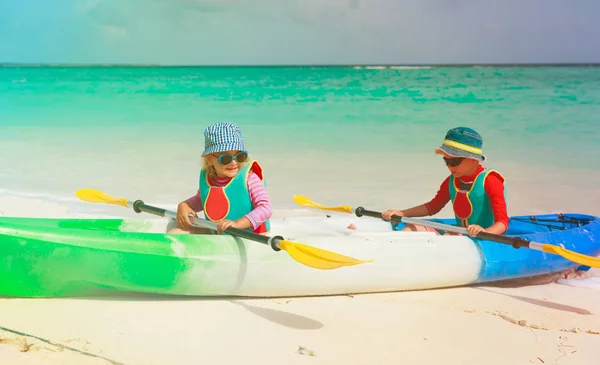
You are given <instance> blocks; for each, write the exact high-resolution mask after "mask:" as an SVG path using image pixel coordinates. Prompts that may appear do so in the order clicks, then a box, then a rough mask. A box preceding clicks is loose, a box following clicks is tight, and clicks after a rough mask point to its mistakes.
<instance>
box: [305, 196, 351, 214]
mask: <svg viewBox="0 0 600 365" xmlns="http://www.w3.org/2000/svg"><path fill="white" fill-rule="evenodd" d="M294 202H295V203H296V204H298V205H300V206H303V207H306V208H316V209H321V210H331V211H334V212H341V213H352V207H350V206H348V205H342V206H340V207H326V206H323V205H321V204H319V203H316V202H314V201H312V200H311V199H309V198H307V197H305V196H302V195H295V196H294Z"/></svg>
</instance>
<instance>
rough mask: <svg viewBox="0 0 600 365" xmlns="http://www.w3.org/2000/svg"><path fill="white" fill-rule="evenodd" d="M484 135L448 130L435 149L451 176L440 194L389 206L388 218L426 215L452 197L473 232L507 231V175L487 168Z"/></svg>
mask: <svg viewBox="0 0 600 365" xmlns="http://www.w3.org/2000/svg"><path fill="white" fill-rule="evenodd" d="M482 146H483V139H482V138H481V136H480V135H479V133H477V132H476V131H474V130H473V129H471V128H467V127H457V128H453V129H450V130H449V131H448V132H447V133H446V138H445V139H444V142H443V144H442V145H441V146H440V147H439V148H436V149H435V153H436V154H439V155H442V156H443V159H444V162H445V163H446V166H447V167H448V170H449V171H450V176H448V177H447V178H446V179H445V180H444V182H442V184H441V186H440V189H439V191H438V192H437V194H436V196H435V197H434V198H433V199H432V200H431V201H429V202H428V203H425V204H422V205H419V206H416V207H413V208H410V209H406V210H401V211H399V210H393V209H389V210H386V211H385V212H383V213H382V218H383V219H384V220H388V221H389V220H391V217H392V216H394V215H397V216H406V217H423V216H427V215H434V214H436V213H438V212H439V211H440V210H442V208H444V206H445V205H446V204H447V203H448V202H449V201H451V202H452V207H453V210H454V215H455V218H456V222H457V224H458V225H459V226H462V227H465V228H467V231H468V233H469V235H470V236H472V237H475V236H476V235H477V234H478V233H479V232H488V233H493V234H499V235H501V234H504V233H505V232H506V230H507V228H508V223H509V218H508V214H507V211H506V201H505V197H504V195H505V187H504V177H503V176H502V175H500V173H498V172H497V171H494V170H489V169H486V168H484V167H483V166H482V165H481V163H482V162H483V161H485V156H484V155H483V154H482ZM402 230H411V231H415V230H419V231H424V230H426V231H432V232H436V233H438V234H439V232H437V231H436V230H435V229H433V228H426V227H423V226H415V225H412V224H408V225H406V227H404V228H403V229H402Z"/></svg>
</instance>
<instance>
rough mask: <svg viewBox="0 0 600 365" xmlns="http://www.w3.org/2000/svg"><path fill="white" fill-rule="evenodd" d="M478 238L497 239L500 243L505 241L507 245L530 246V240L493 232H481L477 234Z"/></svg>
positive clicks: (516, 246)
mask: <svg viewBox="0 0 600 365" xmlns="http://www.w3.org/2000/svg"><path fill="white" fill-rule="evenodd" d="M477 238H479V239H482V240H488V241H495V242H499V243H504V244H505V245H511V246H512V247H514V248H521V247H527V248H529V241H527V240H524V239H522V238H520V237H507V236H501V235H497V234H493V233H487V232H480V233H479V234H478V235H477Z"/></svg>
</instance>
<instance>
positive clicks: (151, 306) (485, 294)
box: [0, 279, 600, 365]
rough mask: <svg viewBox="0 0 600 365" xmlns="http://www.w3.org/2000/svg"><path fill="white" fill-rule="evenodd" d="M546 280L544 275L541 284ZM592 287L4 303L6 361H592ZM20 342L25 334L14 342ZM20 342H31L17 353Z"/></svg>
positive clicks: (598, 321) (597, 306)
mask: <svg viewBox="0 0 600 365" xmlns="http://www.w3.org/2000/svg"><path fill="white" fill-rule="evenodd" d="M549 281H551V279H550V280H549ZM597 296H598V289H589V288H575V287H571V286H566V285H560V284H556V283H549V284H543V285H541V284H529V285H528V284H525V285H523V284H522V283H520V284H518V285H517V286H514V285H510V284H504V285H496V286H494V285H490V286H485V285H484V286H476V287H463V288H451V289H443V290H428V291H415V292H402V293H382V294H369V295H355V296H353V295H348V296H335V297H314V298H289V299H286V298H277V299H247V300H241V299H231V300H230V299H227V300H219V299H207V300H202V299H185V298H174V299H173V298H164V297H154V296H143V295H131V296H123V297H118V298H112V299H100V300H99V299H87V298H83V299H41V300H35V301H32V300H25V299H2V300H0V310H1V313H2V315H0V319H1V321H2V325H3V326H4V327H5V328H11V329H19V331H21V332H24V333H28V334H34V335H35V336H38V337H42V338H45V339H50V340H52V341H53V342H54V343H57V344H62V345H66V346H69V347H70V348H73V349H77V350H79V351H85V352H86V353H89V354H93V355H96V356H102V357H103V358H98V357H93V356H90V355H86V354H82V353H78V352H75V351H73V350H71V349H66V348H65V349H62V350H61V349H60V347H58V346H54V345H50V344H48V343H45V342H41V341H39V340H35V339H32V338H31V337H27V336H18V335H16V334H12V333H7V332H6V331H0V337H1V338H2V344H1V345H0V358H2V359H3V361H2V363H3V364H10V365H12V364H29V363H31V364H35V363H38V364H39V363H44V364H111V363H113V364H114V363H120V364H140V365H141V364H165V363H177V364H197V363H198V361H199V359H202V361H209V362H211V363H219V364H230V363H237V362H243V363H248V364H281V363H286V364H331V363H346V364H372V363H377V364H398V363H400V362H403V363H404V362H408V363H427V364H433V363H439V362H444V363H447V364H457V365H458V364H481V363H485V364H491V365H495V364H498V365H501V364H507V363H509V364H561V365H567V364H593V363H597V362H598V360H600V353H599V352H598V349H597V346H598V343H599V341H600V315H599V313H600V302H599V301H598V300H597ZM22 338H25V340H21V339H22ZM23 341H26V343H27V344H31V345H32V346H31V347H29V348H28V350H27V351H26V352H21V351H22V350H23V343H24V342H23Z"/></svg>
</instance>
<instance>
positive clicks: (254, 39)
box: [0, 0, 600, 64]
mask: <svg viewBox="0 0 600 365" xmlns="http://www.w3.org/2000/svg"><path fill="white" fill-rule="evenodd" d="M32 9H33V10H32ZM598 13H600V3H599V2H596V1H594V0H579V1H578V2H577V6H573V5H572V4H571V5H569V4H568V3H567V2H565V1H563V0H529V1H525V2H522V1H519V0H503V1H492V0H368V1H360V0H127V1H122V0H78V1H72V0H69V1H65V0H57V1H55V2H47V1H43V0H30V1H29V2H27V3H26V4H22V2H17V1H4V2H0V37H2V38H0V39H1V40H2V45H3V48H2V53H3V54H0V56H2V57H4V59H0V61H3V60H6V58H7V57H8V58H9V59H10V60H16V59H24V58H26V59H32V60H35V61H42V60H45V59H48V60H52V62H58V61H60V62H68V61H69V60H75V59H77V60H82V59H85V60H87V62H102V63H107V62H140V63H165V64H182V63H183V64H240V63H241V64H270V63H286V64H290V63H291V64H305V63H310V64H315V63H320V64H322V63H454V62H519V60H522V61H528V62H530V61H535V60H543V59H548V60H564V59H566V58H570V59H583V58H586V59H590V58H594V59H595V60H597V61H600V49H598V47H595V46H594V45H595V44H597V38H598V36H599V35H600V22H597V21H596V19H595V14H598ZM23 45H27V47H25V46H23Z"/></svg>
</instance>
